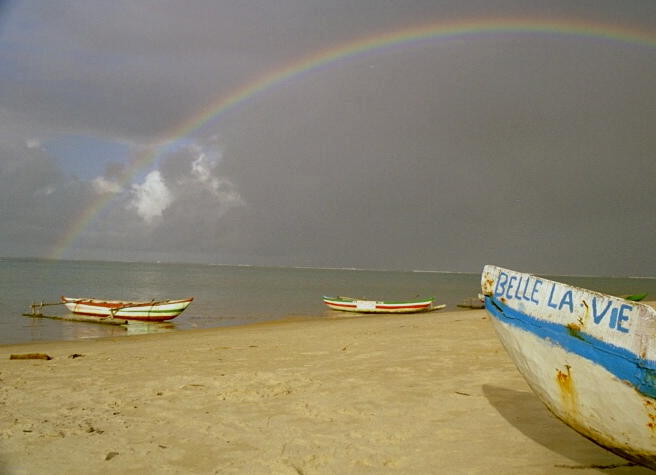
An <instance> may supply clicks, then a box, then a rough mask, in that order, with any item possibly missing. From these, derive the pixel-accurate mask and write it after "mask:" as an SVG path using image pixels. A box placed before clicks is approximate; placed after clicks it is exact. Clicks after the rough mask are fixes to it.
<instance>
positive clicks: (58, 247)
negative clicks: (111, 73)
mask: <svg viewBox="0 0 656 475" xmlns="http://www.w3.org/2000/svg"><path fill="white" fill-rule="evenodd" d="M499 34H526V35H536V34H543V35H553V36H566V37H567V36H569V37H578V38H591V39H602V40H607V41H612V42H619V43H625V44H630V45H642V46H648V47H654V46H656V33H654V32H651V31H647V30H640V29H637V28H629V27H622V26H617V25H611V24H606V23H598V22H592V21H586V20H572V19H538V18H514V19H504V18H496V19H495V18H483V19H466V20H454V21H446V22H435V23H428V24H424V25H418V26H412V27H408V28H402V29H398V30H395V31H389V32H385V33H380V34H374V35H370V36H367V37H362V38H357V39H355V40H351V41H349V42H345V43H342V44H338V45H335V46H331V47H329V48H326V49H323V50H320V51H318V52H315V53H314V54H311V55H309V56H306V57H303V58H300V59H298V60H296V61H293V62H291V63H289V64H287V65H285V66H283V67H281V68H279V69H275V70H273V71H269V72H266V73H264V74H263V75H261V76H258V77H256V78H254V79H251V80H250V81H247V82H245V83H244V84H243V85H242V86H241V87H239V88H237V89H235V90H233V91H229V92H228V93H227V94H224V95H220V96H218V97H217V98H215V99H214V100H211V101H209V105H208V106H207V107H205V108H204V109H202V110H200V111H199V112H198V113H196V114H195V115H193V116H191V117H188V118H187V119H186V120H185V121H183V122H182V123H180V124H178V125H177V126H176V127H174V128H173V129H171V130H169V131H168V132H167V133H165V134H163V135H162V137H164V138H163V139H161V140H159V141H157V142H156V143H154V144H153V145H152V146H150V147H148V150H147V151H144V152H142V153H140V154H139V155H138V156H137V158H136V159H135V160H134V161H133V162H132V163H131V165H130V166H129V167H127V168H126V169H125V170H124V172H123V174H122V176H121V177H120V179H119V185H121V187H122V188H125V187H126V186H129V185H130V184H131V182H132V180H133V179H134V177H135V176H136V175H137V174H139V172H141V171H143V170H145V169H146V168H147V167H149V166H152V165H153V163H155V161H156V160H157V158H158V157H160V156H162V155H163V154H165V153H166V152H167V151H168V150H171V149H172V148H173V147H174V146H175V145H176V143H178V142H179V141H180V140H181V139H183V138H184V137H187V136H189V135H190V134H192V133H193V132H194V131H197V130H199V129H200V128H201V127H202V126H204V125H205V124H207V123H208V122H211V121H215V120H217V119H219V118H220V117H222V116H223V115H224V114H226V113H227V112H229V111H231V110H233V109H235V108H236V107H237V106H239V105H241V104H244V103H246V102H247V101H249V100H251V99H253V98H255V97H256V96H258V95H260V94H262V93H265V92H267V91H270V90H271V89H274V88H275V87H276V86H279V85H281V84H282V83H284V82H287V81H289V80H291V79H294V78H296V77H297V76H299V75H301V74H304V73H307V72H310V71H313V70H316V69H318V68H321V67H325V66H328V65H330V64H333V63H335V62H337V61H339V60H343V59H347V58H353V57H356V56H359V55H362V54H365V53H368V52H373V51H377V50H381V49H382V48H385V47H389V46H393V45H403V44H413V43H416V42H420V41H438V40H444V39H452V38H458V37H474V38H475V37H484V36H489V35H499ZM113 197H114V196H113V195H112V194H111V193H105V194H101V195H99V196H98V197H97V199H96V200H93V201H92V202H91V203H90V204H89V205H88V206H87V207H86V208H85V209H84V211H83V212H82V213H81V214H80V215H79V216H77V217H76V219H75V220H74V221H73V222H72V224H71V225H70V226H69V228H68V230H67V231H66V233H64V234H63V235H62V236H61V237H60V238H59V239H58V241H57V242H56V244H55V245H54V246H53V248H52V250H51V252H50V253H49V257H50V258H53V259H60V258H63V257H64V256H65V253H66V251H67V249H69V248H70V247H71V246H72V245H73V243H74V241H75V240H76V239H77V238H78V236H80V235H81V234H82V233H83V231H84V230H85V229H86V228H87V227H88V226H89V225H90V224H91V222H93V220H94V218H95V217H96V216H97V215H98V214H99V213H101V212H102V211H103V210H104V209H105V208H107V207H108V206H109V204H110V203H111V201H112V198H113Z"/></svg>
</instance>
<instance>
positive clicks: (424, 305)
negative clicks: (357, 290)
mask: <svg viewBox="0 0 656 475" xmlns="http://www.w3.org/2000/svg"><path fill="white" fill-rule="evenodd" d="M323 301H324V303H325V304H326V305H328V307H329V308H331V309H333V310H341V311H344V312H358V313H414V312H427V311H430V310H438V309H440V308H444V307H445V305H438V306H434V305H433V303H434V301H435V299H434V298H433V297H430V298H425V299H421V300H409V301H403V302H388V301H380V300H362V299H354V298H351V297H325V296H324V297H323Z"/></svg>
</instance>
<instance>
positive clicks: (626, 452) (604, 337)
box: [481, 265, 656, 469]
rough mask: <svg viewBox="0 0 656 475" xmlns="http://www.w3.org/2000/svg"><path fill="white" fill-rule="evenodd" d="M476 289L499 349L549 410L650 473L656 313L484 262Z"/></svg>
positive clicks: (654, 457) (654, 464)
mask: <svg viewBox="0 0 656 475" xmlns="http://www.w3.org/2000/svg"><path fill="white" fill-rule="evenodd" d="M481 287H482V290H483V294H484V296H485V308H486V309H487V311H488V312H489V314H490V315H491V317H492V321H493V322H494V327H495V330H496V332H497V334H498V336H499V338H500V340H501V342H502V344H503V346H504V347H505V348H506V350H507V352H508V354H509V355H510V357H511V359H512V360H513V361H514V363H515V365H516V366H517V368H518V369H519V371H520V372H521V374H522V375H523V376H524V378H525V379H526V381H527V382H528V384H529V386H530V387H531V389H532V390H533V391H534V392H535V394H536V395H537V396H538V397H539V398H540V399H541V400H542V402H543V403H544V404H545V405H546V406H547V407H548V408H549V410H551V412H552V413H553V414H555V415H556V416H557V417H558V418H559V419H561V420H562V421H563V422H565V423H566V424H568V425H569V426H570V427H572V428H573V429H575V430H576V431H578V432H579V433H581V434H582V435H584V436H585V437H587V438H589V439H591V440H593V441H594V442H596V443H597V444H599V445H601V446H602V447H605V448H606V449H608V450H610V451H612V452H614V453H616V454H618V455H620V456H622V457H624V458H626V459H629V460H631V461H633V462H636V463H638V464H641V465H645V466H647V467H650V468H652V469H656V310H654V309H653V308H652V307H650V306H649V305H646V304H642V303H638V302H632V301H629V300H625V299H623V298H620V297H612V296H609V295H605V294H601V293H598V292H594V291H590V290H585V289H581V288H577V287H573V286H570V285H567V284H563V283H559V282H554V281H551V280H548V279H544V278H542V277H538V276H535V275H531V274H523V273H520V272H515V271H512V270H508V269H503V268H501V267H496V266H489V265H488V266H485V268H484V269H483V273H482V276H481Z"/></svg>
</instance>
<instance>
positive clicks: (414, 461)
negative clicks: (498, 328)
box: [0, 310, 652, 475]
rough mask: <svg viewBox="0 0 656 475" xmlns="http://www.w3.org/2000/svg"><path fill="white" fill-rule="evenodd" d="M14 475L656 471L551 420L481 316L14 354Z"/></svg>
mask: <svg viewBox="0 0 656 475" xmlns="http://www.w3.org/2000/svg"><path fill="white" fill-rule="evenodd" d="M25 353H45V354H47V355H49V356H50V357H52V359H51V360H29V359H26V360H20V359H10V355H11V354H25ZM0 473H3V474H30V475H33V474H85V475H86V474H96V473H98V474H100V473H103V474H104V473H108V474H131V473H134V474H140V473H158V474H160V473H163V474H168V473H181V474H183V473H184V474H211V473H221V474H224V473H249V474H251V473H254V474H269V473H276V474H278V473H280V474H313V473H318V474H323V473H331V474H332V473H335V474H344V473H403V474H409V473H417V474H418V473H448V474H453V473H517V474H520V473H521V474H525V473H549V474H553V473H567V474H572V473H576V474H582V473H612V474H628V473H632V474H640V473H652V472H650V471H648V470H647V469H643V468H641V467H637V466H634V465H632V464H631V463H629V462H627V461H626V460H624V459H622V458H620V457H617V456H615V455H613V454H611V453H610V452H607V451H606V450H604V449H602V448H600V447H598V446H596V445H595V444H593V443H592V442H590V441H588V440H587V439H585V438H584V437H582V436H580V435H578V434H577V433H576V432H574V431H573V430H571V429H570V428H568V427H567V426H565V425H564V424H563V423H562V422H560V421H559V420H557V419H556V418H555V417H554V416H552V415H551V413H549V412H548V410H547V409H546V408H545V407H544V406H543V405H542V404H541V403H540V402H539V401H538V399H537V398H536V397H535V396H534V395H533V393H532V392H531V391H530V389H529V388H528V386H527V385H526V383H525V382H524V380H523V378H522V377H521V375H520V374H519V373H518V372H517V370H516V369H515V367H514V365H513V364H512V362H511V361H510V359H509V358H508V356H507V355H506V353H505V351H504V350H503V348H502V347H501V345H500V343H499V341H498V340H497V338H496V335H495V333H494V329H493V327H492V324H491V322H490V320H489V317H488V316H487V314H486V312H485V311H484V310H469V311H456V312H444V311H442V312H432V313H426V314H415V315H385V316H383V315H380V316H352V317H349V316H348V314H344V316H343V317H336V318H320V319H306V320H303V319H299V320H291V321H285V322H276V323H267V324H257V325H251V326H244V327H232V328H219V329H210V330H191V331H184V332H174V333H168V334H155V335H137V336H129V337H118V338H111V339H102V340H92V341H76V342H46V343H30V344H21V345H3V346H0Z"/></svg>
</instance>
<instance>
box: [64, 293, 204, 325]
mask: <svg viewBox="0 0 656 475" xmlns="http://www.w3.org/2000/svg"><path fill="white" fill-rule="evenodd" d="M192 300H193V298H189V299H182V300H164V301H152V302H125V301H118V300H96V299H73V298H69V297H62V302H63V303H64V305H65V306H66V308H67V309H68V310H69V311H70V312H71V313H73V314H76V315H87V316H91V317H97V318H117V319H121V320H134V321H141V322H163V321H166V320H172V319H174V318H176V317H177V316H178V315H180V314H181V313H182V312H183V311H184V310H185V309H186V308H187V307H188V306H189V304H190V303H191V302H192Z"/></svg>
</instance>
